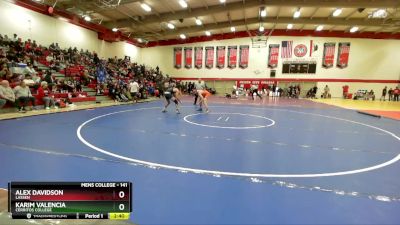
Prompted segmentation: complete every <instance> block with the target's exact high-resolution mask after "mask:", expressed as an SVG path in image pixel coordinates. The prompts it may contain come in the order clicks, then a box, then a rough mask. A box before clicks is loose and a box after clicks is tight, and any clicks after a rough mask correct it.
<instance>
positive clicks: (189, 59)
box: [185, 47, 193, 69]
mask: <svg viewBox="0 0 400 225" xmlns="http://www.w3.org/2000/svg"><path fill="white" fill-rule="evenodd" d="M192 64H193V48H192V47H186V48H185V68H186V69H191V68H192Z"/></svg>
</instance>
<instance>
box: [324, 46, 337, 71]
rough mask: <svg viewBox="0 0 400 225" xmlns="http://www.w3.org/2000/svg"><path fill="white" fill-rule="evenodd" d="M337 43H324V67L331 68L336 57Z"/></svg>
mask: <svg viewBox="0 0 400 225" xmlns="http://www.w3.org/2000/svg"><path fill="white" fill-rule="evenodd" d="M335 48H336V43H332V42H331V43H324V54H323V56H322V66H323V67H324V68H331V67H332V66H333V60H334V58H335Z"/></svg>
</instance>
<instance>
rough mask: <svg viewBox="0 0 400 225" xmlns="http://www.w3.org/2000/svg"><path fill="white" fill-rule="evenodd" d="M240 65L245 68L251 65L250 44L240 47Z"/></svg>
mask: <svg viewBox="0 0 400 225" xmlns="http://www.w3.org/2000/svg"><path fill="white" fill-rule="evenodd" d="M239 66H240V68H242V69H245V68H247V67H248V66H249V46H248V45H241V46H240V47H239Z"/></svg>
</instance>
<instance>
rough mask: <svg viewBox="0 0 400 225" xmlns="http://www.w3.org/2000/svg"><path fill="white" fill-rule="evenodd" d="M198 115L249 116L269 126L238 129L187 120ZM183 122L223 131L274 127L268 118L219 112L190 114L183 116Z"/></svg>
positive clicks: (273, 123) (272, 121)
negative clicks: (266, 122) (265, 121)
mask: <svg viewBox="0 0 400 225" xmlns="http://www.w3.org/2000/svg"><path fill="white" fill-rule="evenodd" d="M198 115H221V116H225V115H239V116H249V117H255V118H260V119H263V120H267V121H269V124H262V125H261V124H260V125H253V126H245V127H239V126H217V125H210V124H204V123H196V122H193V121H190V120H189V118H191V117H194V116H198ZM183 120H185V122H188V123H190V124H193V125H197V126H203V127H212V128H225V129H238V130H240V129H257V128H265V127H270V126H273V125H275V121H274V120H272V119H270V118H267V117H264V116H258V115H253V114H244V113H222V112H221V113H220V112H218V113H207V114H204V113H196V114H190V115H187V116H185V117H184V118H183Z"/></svg>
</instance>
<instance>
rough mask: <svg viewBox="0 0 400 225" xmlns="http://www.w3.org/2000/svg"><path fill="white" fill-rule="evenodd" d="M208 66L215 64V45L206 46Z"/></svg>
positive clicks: (209, 67)
mask: <svg viewBox="0 0 400 225" xmlns="http://www.w3.org/2000/svg"><path fill="white" fill-rule="evenodd" d="M205 49H206V67H207V68H208V69H211V68H213V66H214V47H206V48H205Z"/></svg>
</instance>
